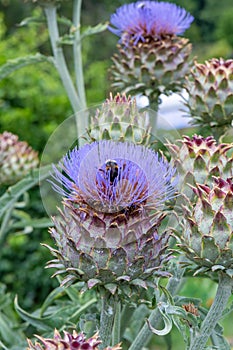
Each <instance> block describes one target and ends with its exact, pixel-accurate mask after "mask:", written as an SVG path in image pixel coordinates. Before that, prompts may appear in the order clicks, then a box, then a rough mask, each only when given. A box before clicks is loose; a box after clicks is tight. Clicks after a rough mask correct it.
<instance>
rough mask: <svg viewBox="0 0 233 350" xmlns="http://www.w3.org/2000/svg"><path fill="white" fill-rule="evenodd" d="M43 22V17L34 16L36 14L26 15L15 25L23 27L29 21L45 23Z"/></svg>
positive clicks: (29, 22)
mask: <svg viewBox="0 0 233 350" xmlns="http://www.w3.org/2000/svg"><path fill="white" fill-rule="evenodd" d="M45 22H46V20H45V18H44V17H36V16H32V17H26V18H24V19H23V20H22V21H21V22H20V23H19V24H17V27H24V26H27V25H28V24H31V23H45Z"/></svg>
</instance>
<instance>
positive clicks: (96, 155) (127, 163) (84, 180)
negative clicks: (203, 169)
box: [48, 141, 177, 294]
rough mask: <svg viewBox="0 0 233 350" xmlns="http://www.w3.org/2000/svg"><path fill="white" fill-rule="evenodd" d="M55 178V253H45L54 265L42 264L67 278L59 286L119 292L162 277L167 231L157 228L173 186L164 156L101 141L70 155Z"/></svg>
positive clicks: (139, 147) (122, 144) (171, 173)
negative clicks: (58, 203)
mask: <svg viewBox="0 0 233 350" xmlns="http://www.w3.org/2000/svg"><path fill="white" fill-rule="evenodd" d="M54 176H55V179H56V182H57V184H56V183H55V184H54V188H55V190H57V191H58V192H60V193H61V194H62V195H63V196H64V197H65V200H64V207H63V211H60V215H59V216H57V217H55V218H54V219H53V221H54V227H53V228H51V230H50V232H51V235H52V237H53V238H54V240H55V241H56V244H57V250H55V249H52V248H49V249H50V251H51V253H52V254H53V255H54V256H55V257H56V260H52V261H51V262H49V265H48V266H49V267H55V268H56V269H57V273H62V272H63V273H65V274H66V275H67V277H66V278H65V280H64V282H63V283H64V284H65V283H70V282H71V283H72V281H74V280H78V281H82V282H85V285H86V286H87V288H92V287H94V286H99V285H101V286H103V287H104V288H106V289H107V290H109V291H110V292H111V293H112V294H114V293H116V292H118V291H119V290H122V291H123V293H125V290H127V291H128V290H129V288H126V286H127V285H128V287H129V285H130V288H131V287H132V289H133V288H134V286H139V287H144V288H146V287H147V280H149V279H150V277H151V276H152V274H153V273H155V272H156V273H157V274H160V275H161V274H162V275H163V274H164V272H163V271H162V265H163V264H164V263H165V262H167V261H168V260H169V258H170V252H166V248H167V244H168V239H169V232H164V233H163V234H162V235H161V234H159V233H158V229H159V226H160V224H161V221H162V220H163V218H164V216H165V213H164V211H163V204H164V202H165V201H167V200H169V199H171V198H173V197H174V192H175V185H176V182H177V179H176V177H175V169H173V168H172V167H170V165H169V163H168V162H167V161H166V160H165V159H159V157H158V154H157V153H155V152H154V151H152V150H151V149H148V148H145V147H144V146H139V145H135V144H132V143H126V142H125V143H121V142H114V141H100V142H94V143H92V144H87V145H85V146H83V147H82V148H81V149H79V150H78V149H77V148H75V149H73V150H72V151H71V152H69V153H68V155H66V156H65V157H64V159H63V162H62V163H61V164H60V166H59V168H55V175H54ZM55 274H56V273H55ZM148 283H149V282H148ZM135 288H136V287H135ZM118 289H119V290H118Z"/></svg>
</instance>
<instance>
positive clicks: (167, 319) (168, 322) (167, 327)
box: [146, 305, 172, 336]
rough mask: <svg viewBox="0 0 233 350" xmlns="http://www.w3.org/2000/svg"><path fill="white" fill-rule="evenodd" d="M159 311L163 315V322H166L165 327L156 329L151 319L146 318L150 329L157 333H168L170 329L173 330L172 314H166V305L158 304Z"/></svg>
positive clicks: (161, 334)
mask: <svg viewBox="0 0 233 350" xmlns="http://www.w3.org/2000/svg"><path fill="white" fill-rule="evenodd" d="M158 308H159V311H160V313H161V315H162V317H163V322H164V328H163V329H156V328H154V327H152V325H151V323H150V320H148V319H147V320H146V322H147V324H148V327H149V329H150V331H151V332H152V333H154V334H156V335H160V336H163V335H166V334H168V333H170V331H171V330H172V319H171V317H170V316H168V315H167V314H166V311H165V310H164V305H158Z"/></svg>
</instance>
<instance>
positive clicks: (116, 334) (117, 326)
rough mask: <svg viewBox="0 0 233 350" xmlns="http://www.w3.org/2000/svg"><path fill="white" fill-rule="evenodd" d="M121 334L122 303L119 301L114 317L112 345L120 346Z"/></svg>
mask: <svg viewBox="0 0 233 350" xmlns="http://www.w3.org/2000/svg"><path fill="white" fill-rule="evenodd" d="M120 333H121V302H120V301H118V302H117V304H116V312H115V317H114V325H113V332H112V345H115V344H118V343H119V342H120Z"/></svg>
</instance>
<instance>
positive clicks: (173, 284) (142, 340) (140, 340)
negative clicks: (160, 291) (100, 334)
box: [129, 269, 184, 350]
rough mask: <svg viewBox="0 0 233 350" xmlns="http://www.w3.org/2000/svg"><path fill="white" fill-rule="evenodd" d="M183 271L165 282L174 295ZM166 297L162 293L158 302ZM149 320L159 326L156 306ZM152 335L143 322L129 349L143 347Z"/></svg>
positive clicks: (158, 313)
mask: <svg viewBox="0 0 233 350" xmlns="http://www.w3.org/2000/svg"><path fill="white" fill-rule="evenodd" d="M183 273H184V270H183V269H180V275H177V276H173V277H171V278H170V280H169V281H168V284H167V287H166V288H167V291H168V292H169V293H170V294H171V295H174V294H175V293H176V292H177V290H178V289H179V286H180V284H181V279H182V275H183ZM166 299H167V297H166V296H165V295H163V296H162V297H161V299H160V300H159V302H164V301H166ZM149 322H150V324H151V326H152V327H155V328H157V327H159V324H160V323H161V314H160V312H159V310H158V308H156V309H154V310H153V311H152V312H151V314H150V317H149ZM151 336H152V333H151V331H150V329H149V327H148V325H147V323H145V324H144V326H143V327H142V329H141V331H140V332H139V333H138V335H137V337H136V338H135V340H134V342H133V343H132V344H131V346H130V348H129V350H141V349H143V348H144V347H145V346H146V345H147V344H148V343H149V341H150V339H151Z"/></svg>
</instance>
